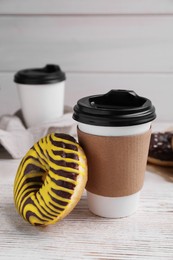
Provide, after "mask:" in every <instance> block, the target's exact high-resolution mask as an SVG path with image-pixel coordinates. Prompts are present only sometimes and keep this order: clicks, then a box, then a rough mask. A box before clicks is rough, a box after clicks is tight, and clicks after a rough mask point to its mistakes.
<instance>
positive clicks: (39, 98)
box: [14, 64, 65, 127]
mask: <svg viewBox="0 0 173 260" xmlns="http://www.w3.org/2000/svg"><path fill="white" fill-rule="evenodd" d="M14 81H15V82H16V85H17V89H18V94H19V99H20V104H21V109H22V113H23V116H24V120H25V123H26V125H27V127H32V126H37V125H40V124H43V123H47V122H53V121H56V120H57V119H58V118H59V117H60V116H62V115H63V112H64V92H65V73H64V72H62V71H61V69H60V67H59V66H58V65H51V64H49V65H46V66H45V67H44V68H33V69H25V70H21V71H18V72H17V73H16V74H15V77H14Z"/></svg>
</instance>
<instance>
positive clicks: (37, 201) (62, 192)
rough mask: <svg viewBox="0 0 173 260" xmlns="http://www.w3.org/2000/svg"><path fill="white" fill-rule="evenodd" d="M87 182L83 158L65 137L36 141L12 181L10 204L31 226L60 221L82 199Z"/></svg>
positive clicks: (81, 151)
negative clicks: (11, 202)
mask: <svg viewBox="0 0 173 260" xmlns="http://www.w3.org/2000/svg"><path fill="white" fill-rule="evenodd" d="M86 181H87V161H86V156H85V154H84V152H83V150H82V148H81V147H80V145H79V144H78V143H77V142H76V141H75V139H74V138H73V137H72V136H70V135H67V134H58V133H53V134H49V135H47V136H46V137H44V138H42V139H41V140H40V141H38V142H37V143H36V144H34V146H33V147H32V148H31V149H30V150H29V151H28V153H27V154H26V155H25V156H24V158H23V159H22V161H21V163H20V165H19V168H18V170H17V174H16V177H15V181H14V202H15V206H16V208H17V210H18V212H19V214H20V215H21V216H22V217H23V218H24V219H25V220H26V221H28V222H29V223H30V224H32V225H41V226H46V225H49V224H54V223H55V222H57V221H59V220H61V219H63V218H64V217H65V216H67V214H69V213H70V212H71V210H72V209H73V208H74V207H75V205H76V204H77V202H78V201H79V199H80V198H81V196H82V193H83V190H84V188H85V185H86Z"/></svg>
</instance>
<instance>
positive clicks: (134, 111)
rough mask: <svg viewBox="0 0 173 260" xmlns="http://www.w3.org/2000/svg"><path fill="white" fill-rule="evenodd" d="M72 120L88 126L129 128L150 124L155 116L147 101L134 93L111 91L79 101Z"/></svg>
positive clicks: (149, 102)
mask: <svg viewBox="0 0 173 260" xmlns="http://www.w3.org/2000/svg"><path fill="white" fill-rule="evenodd" d="M73 118H74V119H75V120H76V121H78V122H81V123H84V124H89V125H97V126H131V125H139V124H144V123H147V122H151V121H153V120H154V119H155V118H156V114H155V108H154V106H153V105H152V103H151V101H150V100H149V99H147V98H144V97H140V96H138V95H137V94H136V93H135V92H134V91H128V90H111V91H109V92H108V93H106V94H104V95H94V96H88V97H84V98H82V99H80V100H79V101H78V102H77V105H75V107H74V113H73Z"/></svg>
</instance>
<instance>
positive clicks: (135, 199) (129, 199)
mask: <svg viewBox="0 0 173 260" xmlns="http://www.w3.org/2000/svg"><path fill="white" fill-rule="evenodd" d="M139 199H140V191H139V192H137V193H134V194H132V195H129V196H123V197H116V198H115V197H104V196H100V195H96V194H93V193H91V192H88V191H87V200H88V207H89V210H90V211H91V212H92V213H94V214H95V215H98V216H100V217H105V218H123V217H127V216H130V215H132V214H133V213H135V211H136V210H137V208H138V204H139Z"/></svg>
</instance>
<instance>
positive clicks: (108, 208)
mask: <svg viewBox="0 0 173 260" xmlns="http://www.w3.org/2000/svg"><path fill="white" fill-rule="evenodd" d="M78 127H79V129H80V130H81V131H82V132H84V133H87V134H91V135H97V136H102V137H104V136H115V137H122V136H134V135H139V134H143V133H146V132H147V131H148V130H149V129H150V128H151V122H148V123H146V124H142V125H135V126H129V127H128V126H126V127H104V126H93V125H87V124H83V123H78ZM91 146H92V144H91ZM91 149H92V148H91ZM93 149H94V147H93ZM95 152H96V153H97V151H95ZM108 152H111V151H108ZM105 174H106V169H105ZM115 174H116V172H115ZM139 199H140V191H138V192H136V193H134V194H131V195H128V196H121V197H107V196H101V195H97V194H94V193H92V192H89V191H87V201H88V207H89V210H90V211H91V212H93V213H94V214H95V215H98V216H101V217H106V218H122V217H126V216H129V215H131V214H133V213H134V212H135V211H136V210H137V208H138V205H139Z"/></svg>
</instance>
